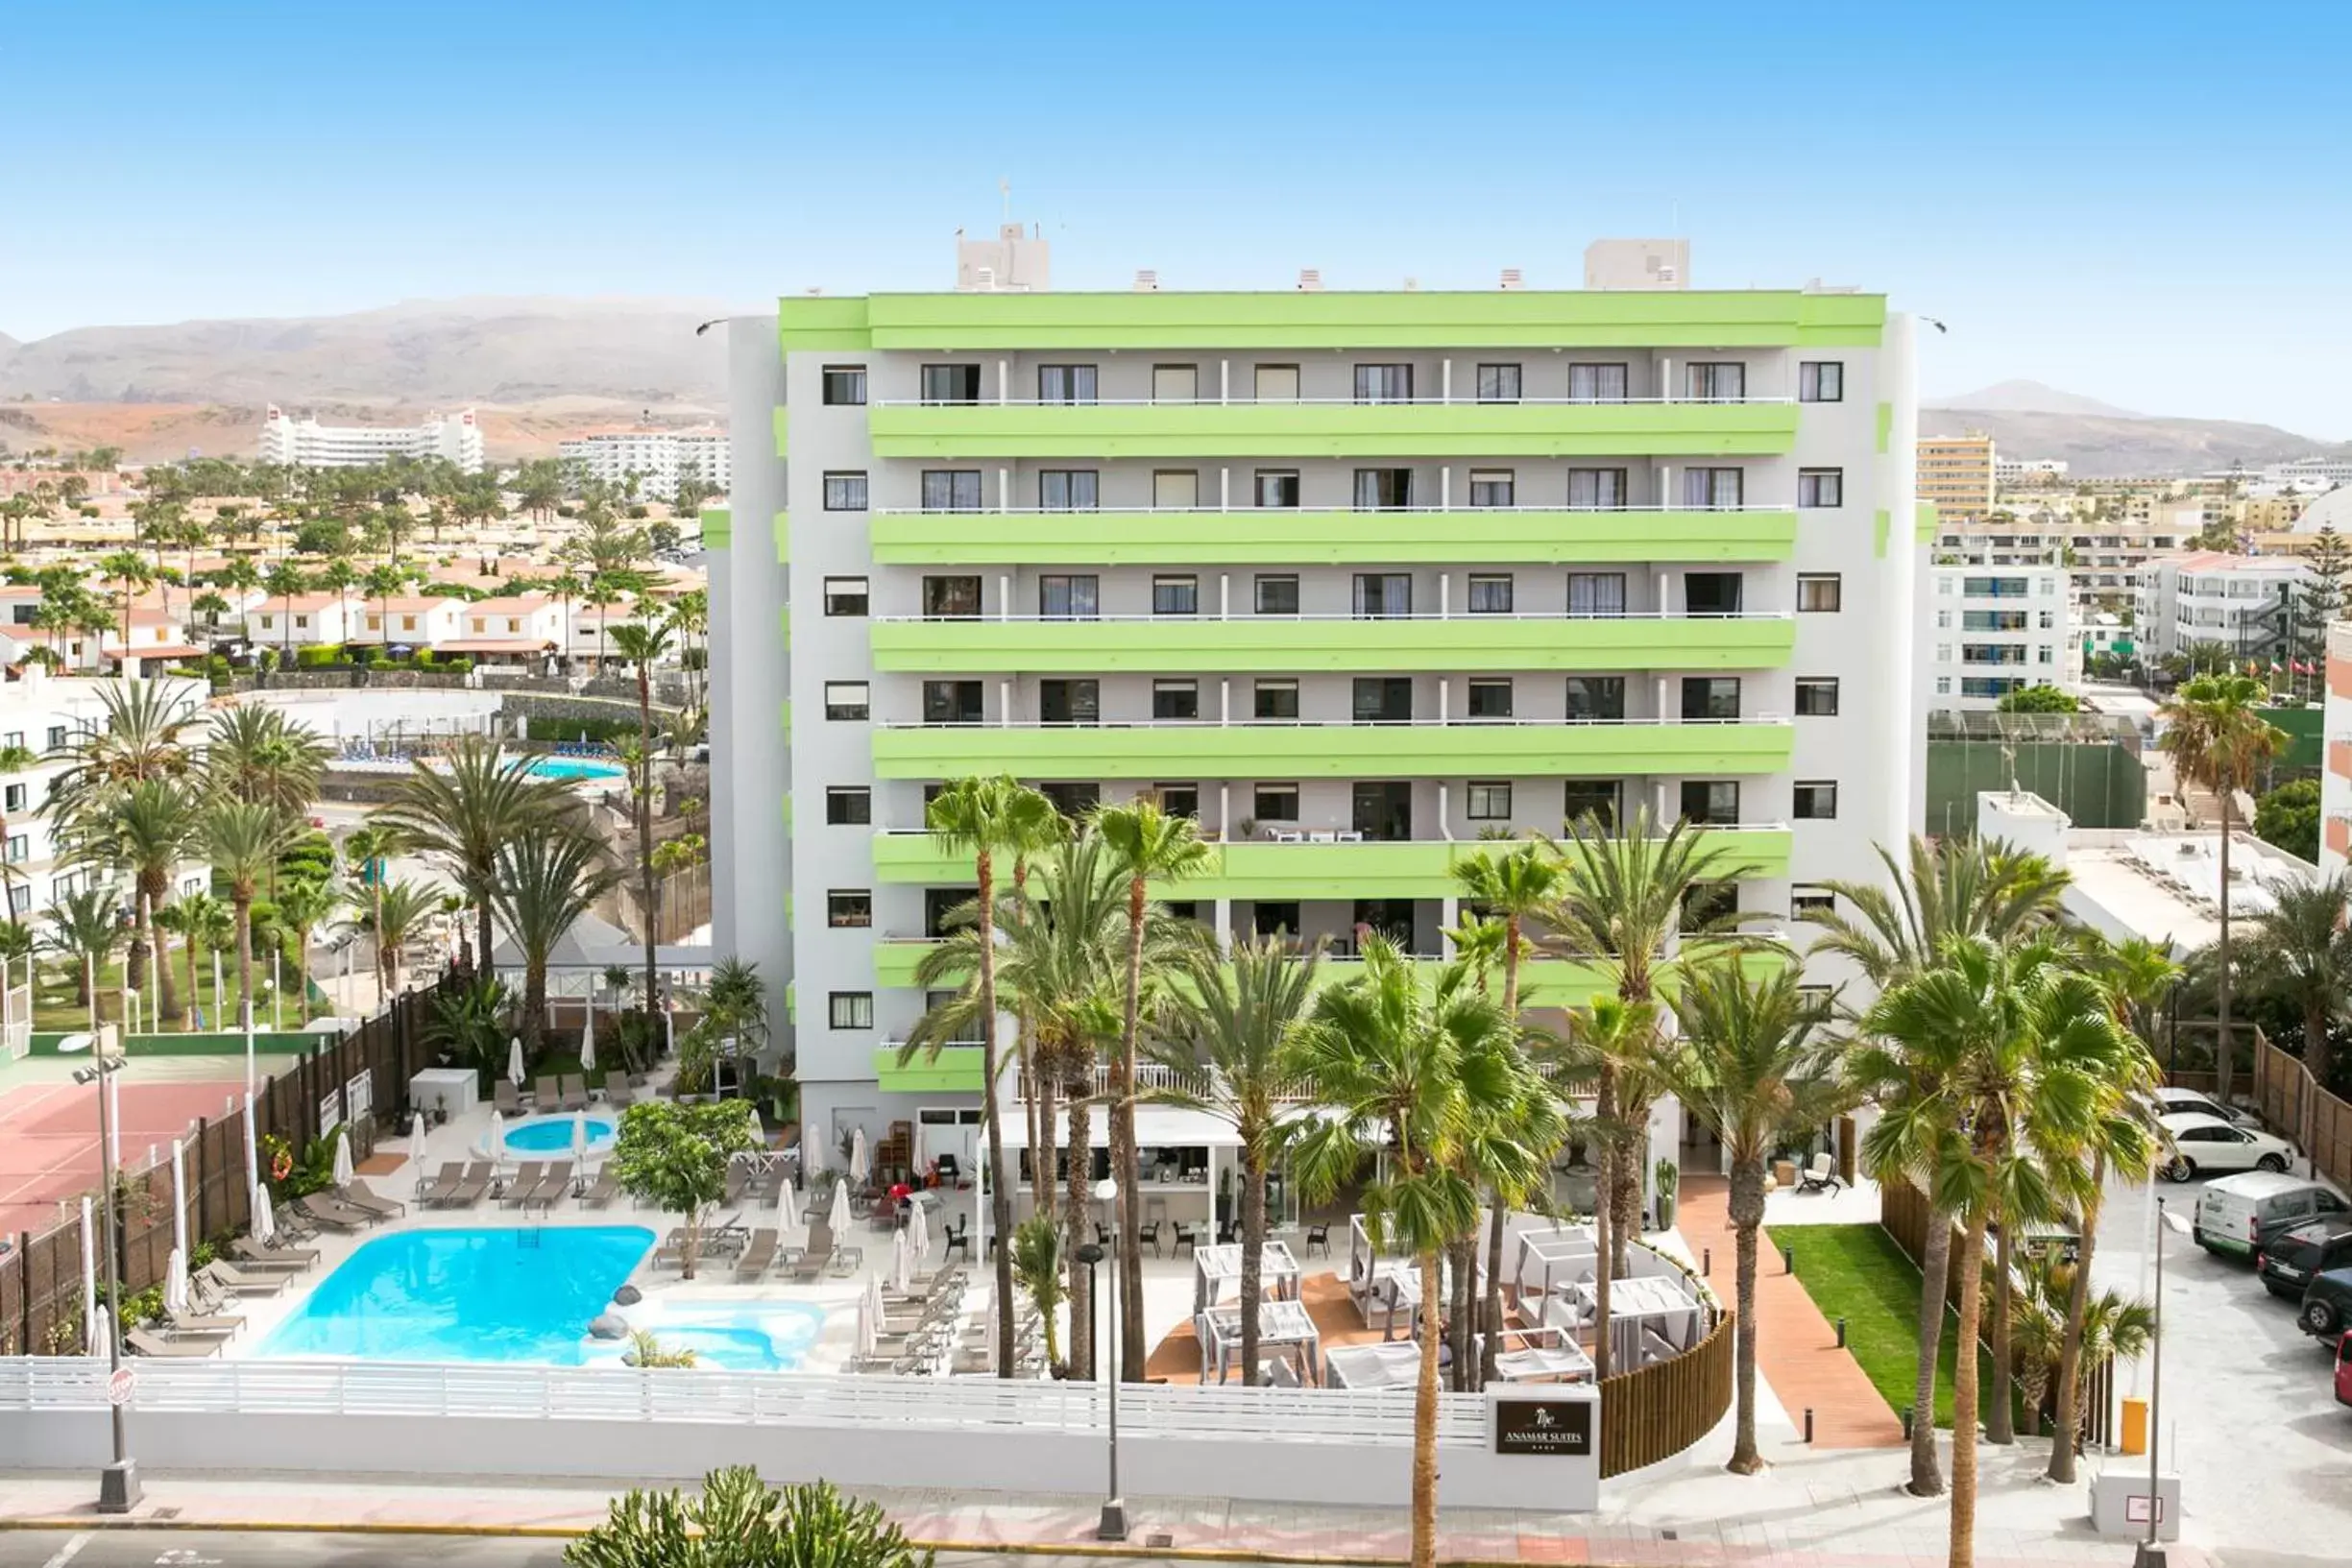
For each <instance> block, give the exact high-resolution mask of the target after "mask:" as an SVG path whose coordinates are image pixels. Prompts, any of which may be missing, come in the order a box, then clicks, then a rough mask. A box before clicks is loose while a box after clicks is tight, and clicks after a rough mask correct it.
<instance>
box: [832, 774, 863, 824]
mask: <svg viewBox="0 0 2352 1568" xmlns="http://www.w3.org/2000/svg"><path fill="white" fill-rule="evenodd" d="M873 820H874V792H873V790H871V789H869V788H867V787H866V786H865V785H863V784H835V785H834V786H832V787H831V788H829V789H827V790H826V791H825V825H826V826H827V827H829V828H863V827H866V826H867V825H869V824H870V823H872V822H873Z"/></svg>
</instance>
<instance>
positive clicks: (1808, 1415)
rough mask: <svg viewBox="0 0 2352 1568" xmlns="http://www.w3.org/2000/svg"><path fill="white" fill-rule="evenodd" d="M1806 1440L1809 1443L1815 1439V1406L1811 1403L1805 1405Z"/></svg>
mask: <svg viewBox="0 0 2352 1568" xmlns="http://www.w3.org/2000/svg"><path fill="white" fill-rule="evenodd" d="M1805 1440H1806V1443H1807V1444H1810V1443H1811V1442H1812V1440H1813V1407H1812V1406H1810V1405H1807V1406H1806V1407H1805Z"/></svg>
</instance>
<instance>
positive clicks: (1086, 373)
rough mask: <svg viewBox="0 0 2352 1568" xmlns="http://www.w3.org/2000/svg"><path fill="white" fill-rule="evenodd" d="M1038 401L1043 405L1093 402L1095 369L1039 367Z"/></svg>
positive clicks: (1074, 366) (1084, 367)
mask: <svg viewBox="0 0 2352 1568" xmlns="http://www.w3.org/2000/svg"><path fill="white" fill-rule="evenodd" d="M1037 400H1038V401H1039V402H1041V403H1090V402H1093V401H1094V367H1093V366H1092V365H1040V366H1038V367H1037Z"/></svg>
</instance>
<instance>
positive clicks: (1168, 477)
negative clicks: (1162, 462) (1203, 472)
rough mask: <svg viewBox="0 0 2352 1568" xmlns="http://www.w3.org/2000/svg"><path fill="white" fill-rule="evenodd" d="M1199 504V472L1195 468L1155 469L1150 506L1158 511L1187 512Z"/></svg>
mask: <svg viewBox="0 0 2352 1568" xmlns="http://www.w3.org/2000/svg"><path fill="white" fill-rule="evenodd" d="M1199 505H1200V471H1199V470H1195V469H1156V470H1152V509H1153V510H1154V511H1159V512H1189V511H1191V510H1192V509H1193V508H1194V507H1196V506H1199Z"/></svg>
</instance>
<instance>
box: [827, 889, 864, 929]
mask: <svg viewBox="0 0 2352 1568" xmlns="http://www.w3.org/2000/svg"><path fill="white" fill-rule="evenodd" d="M825 924H826V925H828V926H830V927H832V928H833V929H835V930H847V929H864V928H865V927H868V926H871V925H872V924H874V890H873V889H872V888H870V887H837V888H834V889H833V890H832V891H831V892H829V893H827V894H826V895H825Z"/></svg>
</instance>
